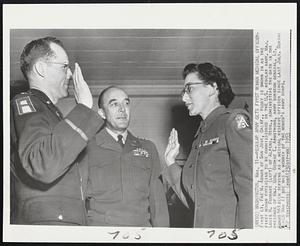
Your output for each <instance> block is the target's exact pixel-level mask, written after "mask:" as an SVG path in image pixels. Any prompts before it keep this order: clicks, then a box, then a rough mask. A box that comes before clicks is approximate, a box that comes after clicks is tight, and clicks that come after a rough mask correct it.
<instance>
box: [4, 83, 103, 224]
mask: <svg viewBox="0 0 300 246" xmlns="http://www.w3.org/2000/svg"><path fill="white" fill-rule="evenodd" d="M100 124H101V120H100V118H99V116H98V115H97V113H96V112H94V111H93V110H91V109H89V108H87V107H86V106H84V105H82V104H77V105H76V106H75V108H74V109H73V110H72V111H71V112H70V113H69V114H68V115H67V116H66V118H63V116H62V114H61V112H60V111H59V109H58V108H57V107H56V106H55V105H53V104H52V102H51V101H50V99H49V98H48V97H47V96H46V95H45V94H44V93H43V92H41V91H39V90H35V89H31V90H29V91H28V92H26V93H22V94H19V95H17V96H16V97H14V98H13V100H12V101H11V120H10V133H11V174H12V175H11V184H12V185H11V197H13V199H12V201H13V202H14V204H12V206H11V208H12V216H11V223H13V224H14V223H17V224H70V225H82V224H85V216H84V212H85V209H84V202H83V196H82V192H81V188H82V186H81V179H82V177H81V175H80V172H79V168H78V163H76V158H77V156H78V155H79V153H80V152H81V151H82V150H83V149H84V148H85V146H86V145H87V141H88V140H89V139H90V138H91V137H92V136H93V135H95V133H96V132H97V131H98V130H99V128H100V126H101V125H100Z"/></svg>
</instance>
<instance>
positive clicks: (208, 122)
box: [195, 105, 228, 137]
mask: <svg viewBox="0 0 300 246" xmlns="http://www.w3.org/2000/svg"><path fill="white" fill-rule="evenodd" d="M227 111H228V109H227V108H225V106H224V105H220V106H218V107H216V108H215V109H214V110H213V111H211V112H210V113H209V115H208V116H207V117H206V119H205V120H202V121H201V123H200V126H199V128H198V130H197V132H196V134H195V137H196V136H197V135H198V134H199V132H205V131H206V129H207V128H208V127H209V126H210V125H211V123H212V122H213V121H214V120H215V119H216V118H217V117H218V116H219V115H220V114H223V113H224V112H227Z"/></svg>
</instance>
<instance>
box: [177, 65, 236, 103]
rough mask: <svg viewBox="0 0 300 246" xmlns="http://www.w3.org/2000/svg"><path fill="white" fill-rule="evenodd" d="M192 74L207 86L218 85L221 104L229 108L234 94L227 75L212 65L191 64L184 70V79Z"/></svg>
mask: <svg viewBox="0 0 300 246" xmlns="http://www.w3.org/2000/svg"><path fill="white" fill-rule="evenodd" d="M190 73H196V74H197V75H198V77H199V79H201V80H203V81H204V82H205V83H206V84H209V85H213V83H216V84H217V88H218V91H219V95H218V98H219V102H220V104H221V105H224V106H225V107H228V105H229V104H230V103H231V102H232V100H233V99H234V96H235V95H234V93H233V91H232V89H231V86H230V84H229V81H228V79H227V77H226V75H225V73H224V72H223V71H222V70H221V69H220V68H219V67H217V66H214V65H213V64H211V63H208V62H207V63H200V64H196V63H190V64H188V65H186V66H185V67H184V69H183V72H182V76H183V79H185V78H186V76H187V75H188V74H190Z"/></svg>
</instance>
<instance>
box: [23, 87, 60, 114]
mask: <svg viewBox="0 0 300 246" xmlns="http://www.w3.org/2000/svg"><path fill="white" fill-rule="evenodd" d="M28 94H29V95H34V96H36V97H38V98H39V99H40V100H41V101H42V102H43V103H45V104H46V105H47V106H48V107H49V108H50V109H51V111H53V112H54V113H55V114H56V115H57V116H58V117H59V118H61V119H63V114H62V113H61V112H60V110H59V109H58V108H57V107H56V106H55V105H54V104H53V103H52V101H51V100H50V98H49V97H48V96H47V95H46V94H45V93H44V92H42V91H40V90H38V89H33V88H32V89H29V91H28Z"/></svg>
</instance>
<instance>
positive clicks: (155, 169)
mask: <svg viewBox="0 0 300 246" xmlns="http://www.w3.org/2000/svg"><path fill="white" fill-rule="evenodd" d="M150 146H151V157H152V161H153V165H152V173H151V180H150V199H149V200H150V215H151V223H152V226H153V227H169V225H170V222H169V211H168V205H167V199H166V194H165V191H164V186H163V183H162V181H161V179H160V178H159V176H160V174H161V165H160V160H159V157H158V153H157V149H156V147H155V145H154V144H153V143H151V145H150Z"/></svg>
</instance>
